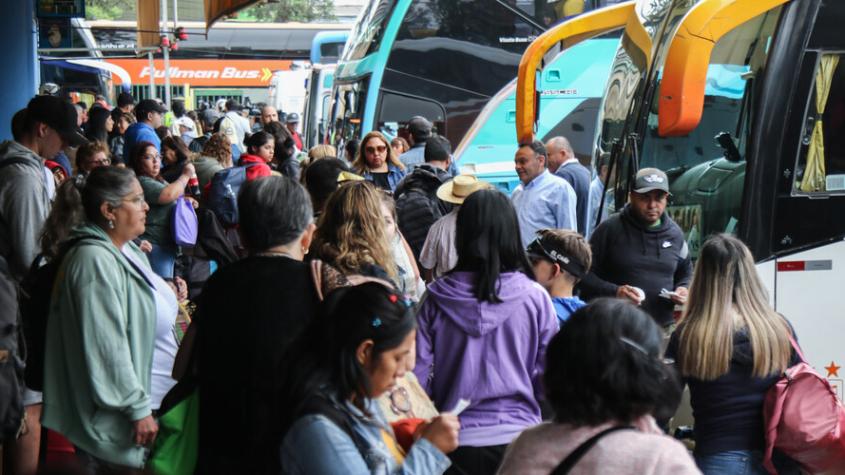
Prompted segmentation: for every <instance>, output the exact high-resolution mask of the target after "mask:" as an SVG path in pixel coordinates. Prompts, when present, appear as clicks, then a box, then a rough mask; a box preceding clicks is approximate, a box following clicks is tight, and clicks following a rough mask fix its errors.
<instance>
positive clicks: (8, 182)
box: [0, 141, 50, 282]
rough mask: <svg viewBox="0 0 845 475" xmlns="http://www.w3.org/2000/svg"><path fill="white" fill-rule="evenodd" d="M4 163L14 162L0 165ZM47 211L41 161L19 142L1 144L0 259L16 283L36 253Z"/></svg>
mask: <svg viewBox="0 0 845 475" xmlns="http://www.w3.org/2000/svg"><path fill="white" fill-rule="evenodd" d="M5 160H14V161H15V162H14V163H10V164H8V165H2V163H3V161H5ZM49 212H50V191H49V188H48V184H47V180H46V176H45V174H44V161H43V159H42V158H41V157H39V156H38V155H37V154H36V153H35V152H33V151H32V150H30V149H28V148H26V147H24V146H23V145H21V144H19V143H18V142H15V141H7V142H3V143H2V144H0V257H2V258H3V259H5V260H6V261H7V262H8V265H9V272H10V274H11V275H10V277H11V278H12V279H13V280H15V281H16V282H20V281H21V279H23V277H24V276H25V275H26V273H27V271H28V270H29V266H30V264H32V261H33V260H34V259H35V256H36V255H37V254H38V251H39V247H38V235H39V233H40V232H41V228H42V227H43V226H44V221H46V220H47V214H49Z"/></svg>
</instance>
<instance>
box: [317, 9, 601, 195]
mask: <svg viewBox="0 0 845 475" xmlns="http://www.w3.org/2000/svg"><path fill="white" fill-rule="evenodd" d="M615 3H618V2H617V1H612V0H592V1H590V0H579V1H573V0H517V1H513V0H466V1H460V2H443V1H438V0H414V1H411V0H371V1H370V3H369V4H367V5H366V6H365V8H364V9H363V10H362V12H361V14H360V16H359V18H358V21H357V22H356V24H355V26H354V27H353V28H352V30H351V32H350V38H349V41H348V42H347V44H346V47H345V48H344V51H343V54H342V56H341V59H340V61H339V62H338V64H337V69H336V71H335V76H334V88H333V92H332V98H333V101H332V113H331V121H330V124H329V130H328V131H327V137H328V140H329V142H331V143H334V144H336V145H338V146H342V145H343V143H344V142H346V141H347V140H350V139H353V138H360V137H361V136H363V135H364V134H366V133H367V132H369V131H371V130H378V131H381V132H383V133H385V134H386V135H388V136H389V137H394V136H397V135H401V134H402V133H403V132H404V131H403V128H404V125H405V123H406V122H407V120H408V119H410V118H411V117H413V116H417V115H419V116H423V117H426V118H428V119H429V120H430V121H431V122H432V123H434V125H435V128H436V130H437V132H438V133H440V134H442V135H445V136H446V137H447V138H448V139H449V141H450V142H451V143H452V144H453V145H457V146H458V147H457V148H456V152H458V153H456V159H457V160H458V162H457V163H458V165H459V166H462V167H464V166H465V165H466V166H465V168H466V169H467V170H466V171H469V172H475V173H476V174H478V176H479V177H480V178H483V179H487V180H489V181H491V182H493V183H495V184H496V185H498V186H499V187H500V188H502V189H504V190H506V191H508V190H510V189H511V188H512V187H513V185H514V183H515V181H516V174H515V172H514V171H513V166H512V165H513V153H514V151H515V150H516V138H515V134H514V133H513V121H512V119H513V117H512V114H513V112H512V111H513V110H514V94H513V84H514V81H515V78H516V77H517V71H518V66H519V61H520V58H521V56H522V53H523V52H524V50H525V48H526V47H527V45H528V44H530V43H531V41H533V40H534V39H535V38H536V37H537V36H538V35H540V34H542V33H543V32H544V31H546V30H547V29H548V28H550V27H552V26H554V25H556V24H558V23H560V22H562V21H564V20H566V19H568V18H569V17H572V16H575V15H578V14H581V13H584V12H586V11H588V10H593V9H596V8H599V7H603V6H605V5H608V4H615ZM617 45H618V35H617V36H616V37H613V35H612V34H611V35H609V37H605V38H600V39H596V40H591V41H590V42H587V43H585V44H584V45H581V46H582V48H581V49H573V50H570V51H567V52H566V53H564V54H563V55H561V56H560V57H559V58H558V59H557V60H556V61H553V62H552V63H553V64H552V65H551V66H553V68H552V69H555V71H551V70H550V71H549V73H548V77H547V79H548V81H545V82H544V84H547V85H548V91H547V92H548V94H547V95H546V96H544V100H543V102H544V103H545V105H543V106H542V107H543V108H549V109H550V110H551V109H552V108H554V109H555V110H556V114H555V120H549V121H547V122H546V123H543V124H542V127H547V130H544V131H545V132H546V134H551V133H554V134H557V133H561V134H563V135H569V134H570V133H571V132H572V131H576V132H583V134H582V135H583V136H584V137H588V136H589V137H591V136H592V135H593V134H592V130H593V129H594V126H595V117H596V113H597V111H598V105H599V98H600V96H601V92H602V91H601V89H600V88H598V87H597V86H598V85H601V84H604V82H605V80H606V78H607V75H608V73H609V70H610V69H609V68H610V64H611V63H612V61H613V55H614V53H615V51H616V46H617ZM564 103H566V105H564ZM491 104H492V105H491ZM559 114H563V115H559ZM471 132H472V134H471V135H469V136H468V133H471ZM467 137H469V138H467ZM574 142H576V143H578V144H580V143H582V142H584V140H581V139H580V138H577V140H574ZM582 148H583V150H581V151H580V153H579V155H583V156H584V158H585V160H586V159H587V157H589V151H590V149H591V146H587V145H584V146H583V147H582ZM506 164H507V165H506ZM508 166H509V170H507V169H506V168H507V167H508Z"/></svg>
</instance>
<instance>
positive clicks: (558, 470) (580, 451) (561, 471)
mask: <svg viewBox="0 0 845 475" xmlns="http://www.w3.org/2000/svg"><path fill="white" fill-rule="evenodd" d="M625 429H631V430H633V429H634V428H633V427H631V426H615V427H610V428H608V429H605V430H603V431H601V432H599V433H598V434H596V435H594V436H592V437H590V438H589V439H587V440H585V441H584V442H583V443H581V445H579V446H578V447H576V448H575V450H573V451H572V452H570V453H569V455H567V456H566V458H565V459H563V461H561V462H560V463H559V464H558V466H557V467H555V468H554V470H552V473H551V474H550V475H566V474H567V473H569V472H570V470H572V468H573V467H574V466H575V464H577V463H578V461H580V460H581V458H582V457H583V456H584V454H586V453H587V452H589V451H590V449H591V448H593V446H594V445H596V442H598V441H599V440H600V439H601V438H602V437H604V436H606V435H609V434H611V433H613V432H616V431H619V430H625Z"/></svg>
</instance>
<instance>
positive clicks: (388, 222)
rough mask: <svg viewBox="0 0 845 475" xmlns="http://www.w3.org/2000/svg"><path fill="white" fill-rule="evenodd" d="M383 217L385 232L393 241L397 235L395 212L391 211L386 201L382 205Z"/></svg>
mask: <svg viewBox="0 0 845 475" xmlns="http://www.w3.org/2000/svg"><path fill="white" fill-rule="evenodd" d="M381 218H382V219H383V220H384V234H386V235H387V239H388V240H390V241H391V242H392V241H393V238H394V236H396V222H395V221H394V220H393V213H391V212H390V208H388V207H387V205H386V204H384V203H382V205H381Z"/></svg>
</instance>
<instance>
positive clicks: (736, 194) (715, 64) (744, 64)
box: [638, 8, 780, 258]
mask: <svg viewBox="0 0 845 475" xmlns="http://www.w3.org/2000/svg"><path fill="white" fill-rule="evenodd" d="M779 15H780V8H777V9H774V10H771V11H769V12H768V13H766V14H763V15H760V16H758V17H756V18H754V19H752V20H750V21H748V22H746V23H744V24H743V25H741V26H739V27H737V28H736V29H734V30H733V31H731V32H730V33H728V34H727V35H725V36H724V37H723V38H722V39H721V40H719V42H718V43H717V44H716V46H715V48H714V49H713V54H712V56H711V58H710V65H709V67H708V71H707V78H706V84H707V86H706V90H705V99H704V112H703V115H702V119H701V123H700V125H699V126H698V127H697V128H696V129H695V130H693V131H692V132H691V133H690V134H689V135H687V136H685V137H660V136H659V135H658V133H657V119H658V118H657V111H656V107H655V108H653V109H652V110H651V111H650V112H649V114H648V116H647V124H646V127H645V129H644V133H643V136H642V137H640V139H641V140H642V146H641V153H639V154H638V155H639V157H638V158H639V167H640V168H644V167H656V168H659V169H661V170H663V171H665V172H666V174H667V175H668V176H669V181H670V190H671V193H672V196H671V198H670V203H669V206H668V207H667V213H668V214H669V215H670V216H671V217H672V218H673V219H674V220H675V222H676V223H677V224H678V225H679V226H680V227H681V229H682V230H683V231H684V233H685V235H686V238H687V243H688V245H689V248H690V252H691V255H692V257H694V258H695V257H697V254H698V249H699V248H700V246H701V243H703V242H704V239H705V238H706V237H707V236H709V235H711V234H713V233H722V232H727V233H734V232H735V231H736V229H737V225H738V224H739V219H740V206H741V204H742V193H743V189H744V182H745V165H746V162H745V147H746V142H747V135H748V134H749V132H750V124H749V123H748V122H749V116H750V112H749V111H750V107H751V104H752V103H753V101H754V97H753V95H754V77H756V76H758V75H762V72H763V69H764V67H765V62H766V57H767V54H768V45H769V44H770V40H771V37H772V35H773V33H774V31H775V27H776V25H777V20H778V17H779ZM661 73H662V71H660V70H658V72H657V79H656V81H657V82H656V87H654V88H653V89H652V94H653V95H654V96H653V99H655V100H653V101H651V104H656V103H657V101H656V98H657V97H658V95H659V94H660V86H659V80H660V75H661Z"/></svg>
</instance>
